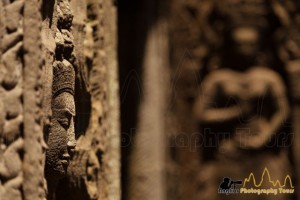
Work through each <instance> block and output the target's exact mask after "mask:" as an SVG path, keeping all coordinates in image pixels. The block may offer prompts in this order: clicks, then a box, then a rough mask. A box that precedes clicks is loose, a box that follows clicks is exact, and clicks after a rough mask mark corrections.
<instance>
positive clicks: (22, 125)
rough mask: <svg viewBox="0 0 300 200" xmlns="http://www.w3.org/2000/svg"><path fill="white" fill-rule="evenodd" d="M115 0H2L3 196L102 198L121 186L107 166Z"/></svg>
mask: <svg viewBox="0 0 300 200" xmlns="http://www.w3.org/2000/svg"><path fill="white" fill-rule="evenodd" d="M110 3H111V2H109V3H107V4H105V5H104V4H103V2H102V1H71V0H50V1H39V0H28V1H25V0H3V1H1V2H0V199H4V200H11V199H16V200H18V199H45V198H46V199H66V198H67V199H82V198H84V199H99V198H100V196H101V195H102V196H105V198H108V196H110V195H111V194H107V193H108V191H110V190H112V189H114V188H115V187H116V188H118V187H119V185H113V184H115V182H118V180H117V181H115V182H114V183H113V182H112V181H111V180H109V175H108V173H107V172H106V174H105V176H106V177H108V178H107V179H105V178H103V177H105V176H104V175H103V174H104V173H103V172H104V169H105V170H108V171H109V170H110V169H111V166H109V164H106V165H102V164H103V163H102V159H103V157H102V155H103V151H105V150H106V149H105V147H104V146H105V145H104V144H106V143H107V141H109V140H110V138H109V137H108V136H109V135H110V133H108V134H107V126H108V125H107V122H106V118H107V116H106V114H107V110H108V105H107V101H108V100H107V98H108V96H109V95H108V89H107V82H106V81H107V80H108V78H107V77H106V68H107V67H108V66H107V65H105V61H106V60H108V59H106V60H105V59H103V58H104V57H105V52H104V49H105V48H107V47H106V46H105V48H104V39H103V38H104V32H105V31H104V30H103V29H102V27H104V23H103V19H104V16H103V15H104V13H103V10H104V9H103V7H105V6H106V7H108V8H109V9H110V10H108V11H106V12H107V13H114V12H115V9H114V8H113V5H112V4H110ZM107 13H106V14H107ZM114 14H115V13H114ZM107 15H108V14H107ZM113 19H114V18H113ZM113 19H111V18H110V20H112V21H113ZM113 26H114V24H113V25H109V26H108V27H113ZM100 27H101V28H100ZM106 32H107V34H108V32H111V30H106ZM112 32H114V30H113V31H112ZM110 39H111V40H115V38H113V37H112V38H110ZM84 41H88V43H90V45H88V44H83V43H84ZM111 46H113V45H111ZM89 48H90V54H86V52H87V51H85V50H87V49H89ZM35 51H36V52H35ZM113 62H115V60H113ZM33 69H34V70H33ZM90 74H92V75H91V77H93V78H92V79H93V80H92V81H91V80H90ZM99 75H100V78H101V80H98V78H99ZM97 95H98V96H97ZM116 95H117V92H116ZM91 96H93V97H94V98H95V99H94V100H93V103H92V100H91V98H92V97H91ZM92 104H93V106H94V108H93V109H94V111H93V114H92V113H91V112H92V111H91V110H92V108H91V107H92ZM95 105H96V106H95ZM98 105H100V109H99V107H98ZM95 107H97V108H96V109H97V110H96V111H95ZM92 115H93V116H94V117H93V121H92V120H91V119H90V118H92ZM95 120H96V121H95ZM43 132H44V134H42V133H43ZM43 136H44V138H43ZM44 139H45V141H44ZM106 140H107V141H106ZM45 142H46V144H45ZM76 144H77V147H76ZM114 144H116V143H114ZM108 145H109V144H108ZM111 152H112V151H111ZM114 152H115V153H116V152H118V151H117V149H115V150H114ZM117 154H118V153H117ZM107 155H108V154H107ZM106 159H107V158H106ZM109 160H110V158H109V159H108V161H109ZM117 162H118V159H117V158H116V163H117ZM103 166H104V167H103ZM44 167H45V168H44ZM43 169H44V170H43ZM117 170H118V169H116V171H117ZM34 173H36V174H34ZM33 174H34V175H33ZM117 176H118V175H117ZM110 181H111V182H110ZM100 182H101V183H100ZM102 183H104V184H103V186H102V187H100V185H101V184H102ZM109 184H111V185H113V186H109ZM105 185H106V187H107V188H106V187H105ZM102 188H103V189H102ZM71 190H72V191H73V190H74V192H70V191H71ZM100 190H103V191H105V192H106V193H104V192H102V191H100ZM118 195H119V194H114V196H118Z"/></svg>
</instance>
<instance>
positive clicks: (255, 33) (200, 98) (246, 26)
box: [170, 0, 298, 199]
mask: <svg viewBox="0 0 300 200" xmlns="http://www.w3.org/2000/svg"><path fill="white" fill-rule="evenodd" d="M176 3H177V5H176V6H174V8H172V9H173V10H174V13H179V12H180V13H182V14H181V16H180V17H179V18H176V15H175V14H174V16H173V17H174V18H173V19H172V21H171V33H170V36H171V41H174V42H173V43H172V44H171V49H172V56H171V57H172V60H174V61H175V62H174V63H173V64H174V65H177V64H178V62H180V66H179V67H178V68H176V69H174V72H173V75H174V77H173V79H174V80H175V81H177V82H176V84H178V86H177V88H178V89H177V88H175V89H174V93H175V94H176V95H178V96H177V99H176V100H175V106H174V108H173V109H174V110H172V111H174V112H175V113H176V112H178V113H177V114H175V115H178V116H176V117H175V119H176V120H179V121H180V123H181V125H180V126H179V127H184V128H183V129H182V130H181V129H180V131H184V132H187V131H188V133H193V132H198V133H199V132H200V134H199V135H200V136H199V137H198V138H197V139H198V140H197V141H200V144H199V145H200V146H199V149H198V150H199V152H198V153H199V155H198V161H195V160H193V158H194V157H193V156H192V154H193V152H189V153H186V154H184V153H181V154H183V155H185V157H184V158H183V157H182V158H181V159H185V160H186V158H187V157H188V156H189V159H190V160H189V162H190V163H193V164H194V167H196V166H197V165H198V166H199V172H195V171H192V169H190V170H189V171H188V172H186V173H187V174H189V173H193V174H195V177H196V178H195V179H193V180H191V182H192V181H194V180H195V182H197V180H198V186H199V187H198V188H195V189H194V190H192V189H188V188H187V189H186V190H183V192H182V194H181V195H183V196H185V195H190V193H191V192H188V191H191V190H192V191H193V194H196V193H197V191H198V194H197V195H190V197H189V198H202V199H220V198H222V199H223V198H224V199H227V197H223V196H222V197H221V196H220V195H218V194H217V193H216V192H215V191H213V190H214V188H218V184H219V182H220V181H221V180H222V179H223V178H224V177H225V176H232V177H245V176H247V174H249V172H251V171H252V172H254V173H259V172H260V171H263V168H264V167H266V165H268V167H269V168H270V169H269V170H270V171H271V173H273V174H277V175H278V177H280V178H282V179H284V175H285V174H292V173H293V171H294V169H293V167H294V166H293V164H292V163H291V162H290V161H289V157H290V156H291V138H293V136H292V135H291V134H293V130H292V128H291V123H292V122H291V114H292V112H293V111H292V108H291V107H292V105H291V99H290V97H291V96H290V94H289V93H290V91H291V90H290V89H291V88H290V86H291V84H290V81H291V80H292V82H293V84H294V85H295V81H294V80H296V78H291V77H292V76H294V77H296V76H297V75H296V74H297V73H290V72H289V69H291V71H294V72H296V71H297V69H296V67H291V65H290V64H288V63H291V62H290V61H291V60H294V61H295V59H291V55H293V56H295V55H297V52H298V50H297V48H296V46H297V45H295V44H297V42H296V39H295V36H296V35H298V33H296V32H295V31H291V30H290V28H291V27H295V26H296V24H297V23H296V21H297V20H295V19H296V17H295V16H296V15H297V14H295V13H297V12H296V10H297V8H296V7H297V6H296V3H295V2H293V1H286V2H282V1H276V0H275V1H267V0H258V1H243V0H241V1H236V0H225V1H187V2H184V3H183V2H179V1H177V2H176ZM292 5H293V6H292ZM175 33H180V35H178V34H177V35H176V34H175ZM287 38H290V39H288V40H287ZM291 38H294V39H291ZM292 41H293V42H292ZM287 43H289V44H287ZM187 47H188V53H186V54H184V56H185V57H184V58H182V54H183V52H182V51H183V49H184V48H187ZM287 51H288V52H289V53H287ZM291 52H293V53H291ZM293 56H292V57H293ZM296 57H297V56H296ZM179 58H181V59H182V60H179ZM176 61H177V62H176ZM294 64H295V63H294ZM287 66H290V67H287ZM178 71H179V72H178ZM291 74H293V75H291ZM178 80H179V81H178ZM293 84H292V85H293ZM294 88H295V87H294ZM183 91H184V92H183ZM293 93H294V92H293ZM296 93H297V92H296ZM178 99H180V100H178ZM189 110H193V120H195V121H193V120H189V121H187V120H184V119H182V117H180V116H182V115H185V117H186V118H188V119H190V118H189V117H191V115H190V114H189V113H188V112H189ZM185 112H186V114H184V113H185ZM199 138H200V139H199ZM192 144H193V143H192ZM191 148H192V147H191ZM178 156H179V157H180V156H182V155H180V153H178ZM177 159H178V160H180V158H177ZM262 160H263V161H262ZM172 162H174V163H176V162H178V161H176V160H172ZM195 163H196V164H195ZM241 163H242V164H241ZM176 164H177V163H176ZM176 164H174V166H175V165H176ZM178 166H179V165H178ZM278 166H284V167H283V168H284V170H282V168H280V167H278ZM176 167H177V166H176ZM178 169H180V168H178ZM182 170H185V168H182ZM226 174H227V175H226ZM196 179H197V180H196ZM192 185H193V184H191V185H190V186H189V188H191V186H192ZM173 187H181V188H182V187H184V186H182V185H180V184H179V185H178V186H173ZM171 189H174V188H171ZM184 192H185V193H184ZM188 193H189V194H188ZM170 195H171V196H172V194H170ZM235 197H236V198H241V197H238V195H237V196H235ZM235 197H232V196H231V197H228V199H235ZM291 197H292V195H290V196H289V195H282V196H281V198H282V199H289V198H291ZM253 198H255V197H253ZM271 198H272V197H270V199H271Z"/></svg>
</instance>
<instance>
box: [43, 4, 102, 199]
mask: <svg viewBox="0 0 300 200" xmlns="http://www.w3.org/2000/svg"><path fill="white" fill-rule="evenodd" d="M54 5H56V13H57V25H56V27H57V28H56V31H55V33H54V34H55V38H54V39H55V43H56V47H55V51H54V53H55V61H54V63H53V83H52V117H51V127H50V131H49V133H48V134H47V135H46V142H47V144H48V149H47V151H46V166H45V175H46V178H47V181H48V199H65V198H69V199H82V198H84V199H97V198H98V195H99V191H98V187H99V185H98V178H99V170H100V164H99V161H98V157H97V155H96V153H95V151H94V150H93V149H91V146H86V145H87V144H84V143H85V142H88V141H89V140H87V139H85V136H84V135H85V133H82V132H81V131H82V126H83V125H82V124H81V122H82V121H78V119H81V118H80V114H81V112H82V110H81V107H84V106H83V105H80V104H81V99H77V96H80V98H83V97H82V95H83V92H86V91H82V90H83V87H86V86H87V85H88V84H87V80H86V77H84V78H85V79H82V73H84V72H83V71H82V70H83V67H82V66H80V62H81V60H78V59H80V58H78V57H76V56H77V54H76V52H75V51H76V49H75V48H74V47H75V40H74V35H73V34H72V28H73V17H74V14H73V12H72V5H71V4H70V2H69V1H68V0H60V1H57V3H56V4H54ZM77 25H78V24H77ZM77 25H76V26H77ZM79 26H80V25H79ZM76 28H77V27H76ZM78 55H79V54H78ZM92 56H93V55H92ZM90 59H92V58H90ZM76 82H78V83H79V84H76ZM76 93H77V96H76ZM75 100H77V102H75ZM85 103H86V102H85ZM77 111H78V112H79V114H78V115H77V113H76V112H77ZM85 112H86V111H85ZM86 114H88V113H86ZM76 115H77V118H76V120H75V116H76ZM78 116H79V117H78ZM84 117H85V118H86V117H87V116H86V115H85V116H84ZM83 120H85V121H86V119H83ZM77 122H78V123H77ZM76 128H78V129H80V131H79V130H76ZM76 140H77V141H76ZM82 141H83V142H82ZM90 142H92V141H90ZM76 143H78V145H77V147H76V148H75V145H76ZM82 143H83V144H82ZM91 145H92V144H91ZM70 191H74V192H70Z"/></svg>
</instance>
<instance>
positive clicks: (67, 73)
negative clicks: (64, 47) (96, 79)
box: [52, 60, 75, 96]
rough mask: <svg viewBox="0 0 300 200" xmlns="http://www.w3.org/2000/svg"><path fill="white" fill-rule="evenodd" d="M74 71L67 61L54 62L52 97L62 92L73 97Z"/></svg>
mask: <svg viewBox="0 0 300 200" xmlns="http://www.w3.org/2000/svg"><path fill="white" fill-rule="evenodd" d="M74 90H75V71H74V68H73V66H72V64H71V63H69V62H68V61H67V60H63V61H62V62H61V61H56V62H55V63H54V65H53V85H52V95H53V96H57V95H59V94H61V93H63V92H68V93H70V94H72V95H74Z"/></svg>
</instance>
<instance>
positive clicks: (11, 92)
mask: <svg viewBox="0 0 300 200" xmlns="http://www.w3.org/2000/svg"><path fill="white" fill-rule="evenodd" d="M23 7H24V1H22V0H19V1H13V2H10V1H2V2H1V3H0V8H1V9H0V10H1V11H0V12H1V18H2V19H1V25H3V29H2V32H1V33H0V35H1V45H0V57H1V60H0V84H1V85H0V113H1V114H0V115H1V116H0V198H1V199H7V200H8V199H16V200H17V199H22V194H21V188H22V180H23V175H22V160H23V159H22V155H23V136H22V130H21V129H22V124H23V109H22V78H21V77H22V72H23V63H22V56H21V52H22V47H23V43H22V35H23V33H22V32H23V27H22V18H23V12H22V9H23Z"/></svg>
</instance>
